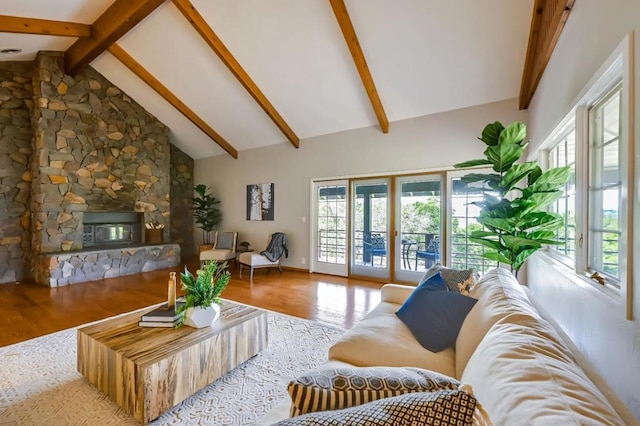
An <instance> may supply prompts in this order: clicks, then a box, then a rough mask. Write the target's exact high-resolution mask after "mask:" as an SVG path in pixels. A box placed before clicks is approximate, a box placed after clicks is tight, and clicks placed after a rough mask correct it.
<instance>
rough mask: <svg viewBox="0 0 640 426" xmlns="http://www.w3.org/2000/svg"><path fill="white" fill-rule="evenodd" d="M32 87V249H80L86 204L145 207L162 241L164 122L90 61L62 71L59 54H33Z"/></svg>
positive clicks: (166, 170) (165, 218)
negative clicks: (158, 226) (76, 70)
mask: <svg viewBox="0 0 640 426" xmlns="http://www.w3.org/2000/svg"><path fill="white" fill-rule="evenodd" d="M34 90H35V96H36V106H35V109H36V111H35V114H34V125H35V135H36V137H35V144H36V155H35V156H34V160H33V162H34V176H33V179H34V185H33V189H32V202H31V209H32V211H33V212H34V217H33V221H32V232H33V235H32V246H33V250H34V251H35V252H36V253H52V252H66V251H72V250H79V249H82V248H83V245H82V222H83V214H84V212H85V211H87V210H91V211H114V212H115V211H118V212H122V211H137V212H144V217H145V222H154V223H157V224H163V225H165V228H164V229H165V230H164V240H165V241H169V237H170V232H169V224H170V183H169V179H170V148H169V146H170V144H169V132H168V129H167V127H166V126H164V125H163V124H162V123H161V122H160V121H158V120H157V119H156V118H155V117H153V116H152V115H150V114H149V113H147V112H146V111H145V110H144V108H142V107H141V106H140V105H138V104H137V103H136V102H134V101H133V100H132V99H131V98H129V97H128V96H127V95H126V94H125V93H123V92H122V91H121V90H120V89H118V88H117V87H115V86H114V85H113V84H111V83H110V82H109V81H108V80H107V79H105V78H104V77H103V76H102V75H101V74H99V73H98V72H97V71H95V70H94V69H93V68H91V67H87V68H86V69H85V70H84V71H83V72H81V73H80V74H79V75H77V76H74V77H71V76H69V75H65V74H64V58H63V55H62V54H61V53H57V52H41V53H40V54H38V57H37V58H36V76H35V79H34ZM36 279H37V277H36Z"/></svg>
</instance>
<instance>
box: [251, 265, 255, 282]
mask: <svg viewBox="0 0 640 426" xmlns="http://www.w3.org/2000/svg"><path fill="white" fill-rule="evenodd" d="M254 269H255V268H254V267H253V265H252V266H251V277H250V280H251V281H253V270H254Z"/></svg>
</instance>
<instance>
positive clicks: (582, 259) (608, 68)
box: [542, 37, 634, 315]
mask: <svg viewBox="0 0 640 426" xmlns="http://www.w3.org/2000/svg"><path fill="white" fill-rule="evenodd" d="M629 52H630V38H629V37H626V38H625V39H624V40H623V42H622V43H621V44H620V45H619V46H618V47H617V48H616V51H615V52H614V53H613V54H612V55H611V56H610V57H609V58H608V59H607V61H606V63H605V64H604V65H603V66H602V67H601V69H600V70H599V71H598V74H596V75H595V76H594V77H593V78H592V79H591V82H590V83H589V85H588V86H587V87H585V88H584V89H583V91H582V92H581V94H580V95H579V96H578V100H577V101H576V103H575V104H574V106H573V108H572V110H571V112H570V113H569V114H568V115H567V116H566V117H565V119H564V120H562V122H561V123H560V125H558V127H557V128H556V129H555V130H554V131H553V133H552V135H551V136H550V137H549V138H548V139H547V141H545V142H544V143H543V145H542V147H543V148H544V149H546V150H548V156H546V157H543V158H545V159H547V160H548V161H547V163H548V165H549V167H558V166H565V165H567V166H570V168H571V178H570V180H569V182H568V183H567V185H566V186H565V188H564V190H563V196H562V197H561V198H560V199H559V200H558V201H557V202H556V203H554V205H552V206H550V209H551V211H553V212H556V213H558V214H561V215H562V216H564V218H565V226H564V228H563V229H561V230H560V231H559V232H557V234H556V237H555V238H556V241H558V242H559V243H560V244H558V245H552V246H550V247H549V250H550V253H552V254H559V255H560V256H561V257H562V259H563V260H565V263H566V264H570V265H571V267H572V268H574V270H575V272H576V273H577V274H578V275H579V276H582V277H584V278H586V279H590V280H592V282H593V283H594V285H596V286H597V287H602V288H603V289H604V292H605V293H607V294H609V295H611V296H619V297H620V300H621V301H622V302H624V301H625V300H627V302H628V293H629V289H630V288H631V285H632V283H631V282H630V280H629V279H628V274H627V265H628V262H627V257H628V256H627V253H629V252H630V251H632V248H633V247H632V245H633V243H634V241H633V240H632V239H631V238H629V236H628V235H629V229H631V228H632V227H633V224H632V222H633V220H632V218H633V212H632V209H633V203H632V201H629V200H628V199H627V197H625V196H624V194H629V190H630V182H631V181H630V179H631V177H630V173H629V171H630V170H629V167H628V165H629V162H630V161H632V159H630V158H629V155H630V153H629V132H630V129H631V128H632V121H633V116H632V115H630V114H629V108H628V101H629V98H630V94H629V91H630V88H632V87H633V81H632V80H633V73H632V72H631V71H632V69H631V64H632V62H631V60H630V57H629ZM629 197H631V195H629ZM596 283H597V284H596ZM627 305H628V303H627ZM627 315H629V311H627Z"/></svg>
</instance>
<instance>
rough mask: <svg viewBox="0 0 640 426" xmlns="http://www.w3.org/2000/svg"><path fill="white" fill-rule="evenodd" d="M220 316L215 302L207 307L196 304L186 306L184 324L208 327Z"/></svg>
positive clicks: (218, 307)
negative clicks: (190, 306) (189, 306)
mask: <svg viewBox="0 0 640 426" xmlns="http://www.w3.org/2000/svg"><path fill="white" fill-rule="evenodd" d="M219 317H220V306H219V305H218V304H217V303H214V304H212V305H211V306H209V307H207V308H203V307H201V306H196V307H195V308H187V311H186V312H185V313H184V325H188V326H189V327H194V328H203V327H210V326H211V325H213V323H214V322H215V321H216V320H217V319H218V318H219Z"/></svg>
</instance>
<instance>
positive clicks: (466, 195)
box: [449, 173, 498, 274]
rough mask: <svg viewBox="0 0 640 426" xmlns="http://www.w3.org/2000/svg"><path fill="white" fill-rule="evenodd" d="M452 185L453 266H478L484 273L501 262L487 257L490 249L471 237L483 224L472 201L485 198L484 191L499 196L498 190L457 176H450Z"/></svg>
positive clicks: (450, 223) (465, 267)
mask: <svg viewBox="0 0 640 426" xmlns="http://www.w3.org/2000/svg"><path fill="white" fill-rule="evenodd" d="M451 175H454V173H451ZM451 187H452V193H451V197H450V200H451V213H450V218H451V220H450V221H449V225H450V227H451V231H450V235H451V256H450V259H451V262H450V263H451V266H452V267H453V268H456V269H467V268H476V269H477V270H478V271H479V272H480V273H482V274H484V273H485V272H487V271H488V270H489V269H491V268H495V267H497V266H498V262H495V261H493V260H489V259H486V258H484V257H483V254H484V253H485V252H486V251H487V250H488V249H487V248H486V247H485V246H483V245H480V244H476V243H474V242H473V241H470V240H469V235H470V234H471V233H472V232H473V231H481V230H482V225H481V224H479V223H478V221H477V218H478V216H479V214H480V207H478V206H477V205H475V204H473V203H474V202H481V201H483V200H484V195H485V194H488V195H492V196H494V197H497V196H498V193H496V192H495V191H491V190H490V189H489V188H488V187H486V186H484V185H481V184H479V183H476V184H470V185H465V184H464V183H463V182H462V179H460V178H457V177H455V178H453V179H451Z"/></svg>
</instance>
